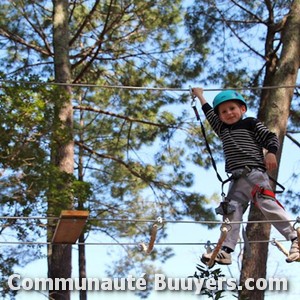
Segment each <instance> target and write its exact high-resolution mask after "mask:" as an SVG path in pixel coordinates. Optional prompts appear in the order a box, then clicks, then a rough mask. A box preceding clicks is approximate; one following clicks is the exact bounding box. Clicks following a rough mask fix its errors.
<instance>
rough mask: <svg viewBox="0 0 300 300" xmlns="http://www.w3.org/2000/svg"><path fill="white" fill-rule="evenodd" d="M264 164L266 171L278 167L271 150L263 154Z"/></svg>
mask: <svg viewBox="0 0 300 300" xmlns="http://www.w3.org/2000/svg"><path fill="white" fill-rule="evenodd" d="M265 165H266V168H267V170H268V171H273V170H276V169H277V167H278V164H277V158H276V155H275V154H274V153H272V152H268V153H267V154H266V155H265Z"/></svg>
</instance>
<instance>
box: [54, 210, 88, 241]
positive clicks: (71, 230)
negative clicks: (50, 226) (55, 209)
mask: <svg viewBox="0 0 300 300" xmlns="http://www.w3.org/2000/svg"><path fill="white" fill-rule="evenodd" d="M88 216H89V212H88V211H86V210H62V211H61V214H60V218H59V220H58V223H57V225H56V229H55V232H54V235H53V238H52V243H56V244H57V243H60V244H75V243H76V241H77V240H78V238H79V236H80V234H81V232H82V230H83V228H84V226H85V224H86V220H87V218H88Z"/></svg>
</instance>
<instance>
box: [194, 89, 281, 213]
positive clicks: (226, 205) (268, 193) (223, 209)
mask: <svg viewBox="0 0 300 300" xmlns="http://www.w3.org/2000/svg"><path fill="white" fill-rule="evenodd" d="M190 95H191V97H192V102H191V106H192V108H193V110H194V113H195V116H196V119H197V121H199V122H200V127H201V132H202V135H203V137H204V140H205V145H206V149H207V151H208V153H209V155H210V158H211V162H212V166H213V168H214V170H215V172H216V175H217V178H218V180H219V181H220V182H221V191H222V192H221V196H222V202H221V203H220V206H219V207H217V208H216V213H217V214H221V215H224V214H225V215H226V214H230V213H232V212H234V209H235V208H234V206H233V205H231V204H230V199H229V198H228V197H226V195H225V193H224V185H225V184H226V183H229V182H231V181H232V180H237V179H239V178H241V177H243V178H244V179H245V180H246V181H247V182H248V183H249V184H250V186H252V187H253V188H252V192H251V195H252V198H253V202H254V204H256V201H255V198H256V197H255V196H256V195H257V194H259V195H263V196H264V197H267V198H272V199H273V200H274V201H276V202H277V203H278V204H279V205H280V206H281V207H282V208H283V206H282V205H281V204H280V202H279V201H278V200H277V199H276V197H275V194H276V193H283V192H284V190H285V187H284V186H283V185H281V184H280V183H279V182H277V181H276V180H275V179H274V178H273V177H271V176H270V175H269V174H268V176H269V179H270V180H271V181H273V182H274V183H275V185H277V186H279V187H280V189H281V190H279V191H278V190H275V191H272V190H268V189H265V188H263V187H261V186H259V185H257V184H254V183H253V182H251V181H250V180H249V178H248V177H247V176H248V174H249V173H250V172H251V170H252V169H251V168H250V167H248V166H246V167H245V168H243V169H241V170H239V171H237V172H233V174H232V175H231V176H230V177H228V178H227V179H226V180H223V179H222V177H221V175H220V174H219V172H218V169H217V165H216V162H215V160H214V157H213V155H212V151H211V149H210V145H209V143H208V140H207V137H206V132H205V128H204V125H203V123H202V121H201V118H200V115H199V112H198V110H197V107H196V100H195V98H196V97H195V95H194V94H193V92H192V89H191V88H190Z"/></svg>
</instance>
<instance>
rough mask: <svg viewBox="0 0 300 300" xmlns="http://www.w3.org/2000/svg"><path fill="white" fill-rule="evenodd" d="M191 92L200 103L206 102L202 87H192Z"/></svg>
mask: <svg viewBox="0 0 300 300" xmlns="http://www.w3.org/2000/svg"><path fill="white" fill-rule="evenodd" d="M192 92H193V94H194V95H195V96H196V97H197V98H198V99H199V100H200V103H201V105H204V104H205V103H206V100H205V98H204V96H203V89H202V88H199V87H196V88H192Z"/></svg>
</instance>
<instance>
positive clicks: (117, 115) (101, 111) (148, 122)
mask: <svg viewBox="0 0 300 300" xmlns="http://www.w3.org/2000/svg"><path fill="white" fill-rule="evenodd" d="M73 109H79V110H85V111H92V112H97V113H101V114H104V115H108V116H112V117H117V118H119V119H123V120H126V121H128V122H136V123H142V124H147V125H152V126H157V127H161V128H178V127H179V125H175V124H174V125H165V124H160V123H154V122H150V121H144V120H140V119H134V118H130V117H126V116H123V115H119V114H116V113H113V112H108V111H105V110H102V109H96V108H92V107H90V106H82V105H76V106H73Z"/></svg>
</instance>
